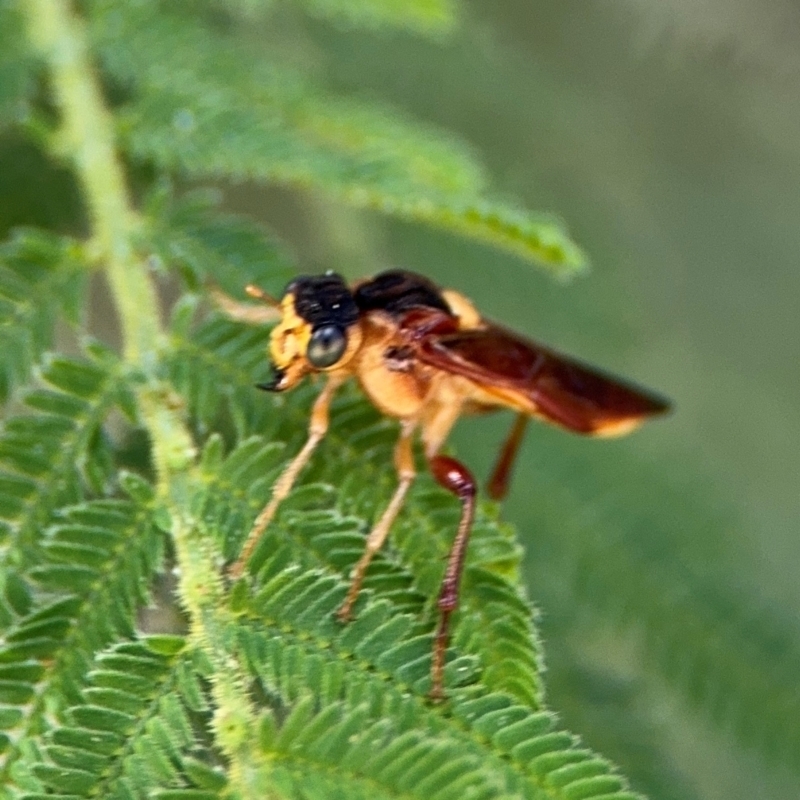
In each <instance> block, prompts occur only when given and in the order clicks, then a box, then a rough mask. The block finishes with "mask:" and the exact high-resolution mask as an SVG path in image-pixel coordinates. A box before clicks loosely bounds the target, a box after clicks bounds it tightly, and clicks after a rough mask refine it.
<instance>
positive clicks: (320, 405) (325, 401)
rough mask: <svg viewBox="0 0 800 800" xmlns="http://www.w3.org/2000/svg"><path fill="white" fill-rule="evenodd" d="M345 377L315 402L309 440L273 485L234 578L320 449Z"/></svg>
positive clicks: (234, 569) (333, 381)
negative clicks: (318, 446) (335, 396)
mask: <svg viewBox="0 0 800 800" xmlns="http://www.w3.org/2000/svg"><path fill="white" fill-rule="evenodd" d="M342 380H343V379H341V378H336V379H334V378H333V377H331V378H329V379H328V382H327V383H326V384H325V388H323V390H322V391H321V392H320V393H319V396H318V397H317V399H316V400H315V401H314V407H313V409H312V411H311V423H310V425H309V426H308V439H307V440H306V443H305V445H304V446H303V449H302V450H301V451H300V452H299V453H298V454H297V455H296V456H295V457H294V458H293V459H292V461H290V462H289V464H288V465H287V467H286V468H285V469H284V470H283V472H282V473H281V475H280V477H279V478H278V480H277V481H276V482H275V485H274V486H273V487H272V497H271V498H270V501H269V503H267V505H266V506H264V509H263V510H262V512H261V513H260V514H259V515H258V517H256V521H255V522H254V523H253V527H252V529H251V530H250V533H249V534H248V535H247V539H246V540H245V543H244V546H243V547H242V551H241V553H240V554H239V558H238V559H236V561H235V562H234V563H233V565H232V566H231V568H230V576H231V578H233V579H234V580H235V579H236V578H239V577H241V575H242V573H243V572H244V568H245V566H246V564H247V562H248V561H249V559H250V556H251V555H252V554H253V550H255V547H256V545H257V544H258V542H259V540H260V539H261V535H262V534H263V533H264V531H265V530H266V528H267V526H268V525H269V523H270V522H271V521H272V518H273V517H274V516H275V512H276V511H277V510H278V506H279V505H280V504H281V501H282V500H284V499H285V498H286V496H287V495H288V494H289V492H290V491H291V490H292V486H293V485H294V482H295V481H296V480H297V476H298V475H299V474H300V472H301V470H302V469H303V467H304V466H305V465H306V464H307V463H308V460H309V459H310V458H311V454H312V453H313V452H314V450H315V449H316V448H317V445H318V444H319V443H320V442H321V441H322V439H323V438H324V436H325V433H326V432H327V430H328V408H329V407H330V404H331V398H332V397H333V394H334V392H335V391H336V390H337V389H338V388H339V386H340V385H341V383H342Z"/></svg>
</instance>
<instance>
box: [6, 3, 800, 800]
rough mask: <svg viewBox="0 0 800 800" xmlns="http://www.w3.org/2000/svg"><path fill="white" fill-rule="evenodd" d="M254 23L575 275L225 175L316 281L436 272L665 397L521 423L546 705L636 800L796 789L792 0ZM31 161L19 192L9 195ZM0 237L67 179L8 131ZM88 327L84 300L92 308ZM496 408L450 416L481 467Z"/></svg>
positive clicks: (494, 436) (799, 702)
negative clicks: (526, 210) (400, 117)
mask: <svg viewBox="0 0 800 800" xmlns="http://www.w3.org/2000/svg"><path fill="white" fill-rule="evenodd" d="M252 36H253V37H259V38H260V39H263V41H264V45H265V46H269V47H273V48H275V49H277V50H279V51H281V55H282V56H283V57H286V58H288V59H289V60H290V61H294V62H295V63H298V64H300V65H302V66H303V67H304V68H310V69H311V71H312V72H314V73H316V75H317V77H318V78H319V79H320V80H321V81H322V82H324V83H325V84H327V86H328V87H329V88H331V89H332V90H334V91H336V92H341V93H343V94H344V93H347V94H354V95H356V96H358V97H361V98H365V99H381V100H384V101H389V102H390V103H393V104H395V105H396V106H398V107H401V108H403V109H405V110H406V111H407V112H409V113H410V114H412V115H414V116H416V117H417V118H418V119H420V120H423V121H427V122H430V123H433V124H436V125H439V126H441V127H443V128H445V129H449V130H451V131H453V132H454V133H456V134H457V135H459V136H461V137H462V138H463V139H465V140H466V141H467V142H469V143H471V144H472V145H473V146H474V147H475V149H476V151H477V152H479V153H480V154H481V156H482V158H483V159H484V160H485V162H486V163H487V165H488V167H489V169H490V171H491V173H492V174H493V175H494V177H495V186H496V187H497V188H499V189H500V191H501V192H504V193H507V194H509V195H511V196H516V197H519V198H521V199H522V200H524V201H525V203H526V205H527V206H529V207H531V208H534V209H542V210H549V211H553V212H555V213H557V214H558V215H560V216H561V217H563V218H564V219H565V220H566V221H567V222H568V224H569V226H570V228H571V230H572V232H573V234H574V236H575V238H576V240H577V241H578V242H579V243H580V244H581V245H582V246H583V247H584V248H585V249H586V251H587V252H588V253H589V256H590V258H591V260H592V264H593V270H592V272H591V273H590V274H588V275H587V276H583V277H579V278H577V279H575V280H573V281H572V282H570V283H565V284H559V283H557V282H555V281H553V279H551V278H550V277H549V276H548V275H545V274H543V273H539V272H537V271H535V270H534V269H532V268H531V267H530V266H529V265H527V264H524V263H522V262H521V261H517V260H515V259H514V258H512V257H510V256H504V255H502V254H499V253H498V252H496V251H494V250H490V249H488V248H484V247H482V246H479V245H475V244H471V243H469V242H466V241H464V240H461V239H458V238H456V237H451V236H448V235H446V234H440V233H434V232H431V231H430V230H428V229H423V228H422V227H420V226H415V225H410V224H403V223H400V222H393V221H391V220H387V219H386V218H384V217H379V216H377V215H371V214H367V213H361V212H353V211H350V210H343V209H341V208H340V207H337V206H334V205H331V204H328V203H327V202H325V201H323V200H318V199H313V200H309V199H308V198H303V197H299V196H297V195H295V194H291V193H289V192H284V191H277V190H274V191H273V190H270V191H265V190H263V189H260V188H257V187H254V186H249V185H240V186H226V187H223V188H224V190H225V193H226V198H227V202H228V205H229V206H230V207H231V208H235V209H237V210H240V211H244V212H246V213H247V214H249V215H251V216H254V217H256V218H258V219H261V220H263V221H264V222H265V223H266V224H267V225H269V226H270V227H272V228H273V229H276V230H277V231H278V232H279V233H280V234H281V235H282V236H283V238H284V239H285V240H286V241H287V242H288V243H289V245H290V247H291V248H292V249H293V250H294V251H295V253H296V254H297V255H298V258H299V261H300V263H301V264H302V266H303V268H304V269H307V270H313V269H315V268H317V267H321V266H324V267H328V266H335V267H336V268H337V269H339V270H340V271H342V272H344V273H345V274H346V275H348V277H357V276H360V275H363V274H368V273H370V272H374V271H377V270H378V269H381V268H385V267H388V266H404V267H407V268H410V269H414V270H418V271H420V272H424V273H426V274H428V275H430V276H431V277H432V278H434V279H435V280H437V281H439V282H441V283H443V284H446V285H449V286H453V287H455V288H458V289H459V290H461V291H463V292H464V293H465V294H467V295H468V296H470V297H472V298H473V299H474V300H475V301H476V303H477V304H478V305H479V307H480V308H481V309H482V310H483V311H484V312H485V313H486V315H487V316H489V317H491V318H494V319H497V320H502V321H503V322H504V323H505V324H507V325H509V326H511V327H513V328H516V329H518V330H520V331H522V332H525V333H527V334H529V335H530V336H533V337H536V338H538V339H540V340H542V341H545V342H547V343H549V344H551V345H553V346H556V347H558V348H560V349H563V350H565V351H567V352H570V353H573V354H575V355H578V356H579V357H581V358H582V359H585V360H587V361H589V362H592V363H596V364H598V365H600V366H602V367H604V368H606V369H608V370H611V371H613V372H617V373H619V374H622V375H625V376H628V377H630V378H633V379H635V380H638V381H640V382H642V383H643V384H645V385H648V386H651V387H653V388H656V389H658V390H660V391H662V392H663V393H665V394H667V395H668V396H670V397H671V398H673V400H674V402H675V413H674V414H673V415H672V416H671V417H670V418H668V419H666V420H664V421H660V422H658V423H654V424H652V425H649V426H646V427H645V428H644V429H643V430H642V431H641V432H638V433H637V434H636V435H635V436H633V437H631V438H628V439H622V440H619V441H609V442H596V441H587V440H583V439H580V438H579V437H571V436H568V435H566V434H564V433H561V432H560V431H553V430H549V429H545V428H543V427H540V426H537V427H536V428H535V429H534V430H532V431H531V433H530V435H529V437H528V441H527V443H526V447H525V448H524V452H523V454H522V458H521V462H520V464H519V467H518V470H517V473H516V478H515V482H514V486H513V489H512V493H511V496H510V498H509V500H508V502H507V503H506V506H505V510H504V515H505V517H506V518H507V519H509V520H510V521H512V522H514V523H515V524H516V525H517V527H518V529H519V531H520V536H521V537H522V539H523V541H524V543H525V546H526V552H527V574H528V578H529V587H530V594H531V597H532V598H533V600H534V601H535V602H536V604H537V606H538V607H539V609H540V611H541V614H542V617H541V629H542V632H543V635H544V637H545V640H546V653H547V662H548V668H549V673H548V679H549V682H548V687H549V702H550V704H551V706H552V707H553V708H554V709H555V710H557V711H559V712H560V713H561V714H562V716H563V719H564V722H565V724H566V726H567V727H569V728H570V729H571V730H574V731H576V732H578V733H580V734H581V735H582V736H583V737H584V738H585V739H586V741H587V742H588V744H589V745H590V746H592V747H595V748H597V749H598V750H600V751H601V752H603V753H604V754H606V755H608V756H610V757H611V758H613V759H615V760H616V761H617V762H618V763H619V764H620V766H621V768H622V769H623V771H624V772H625V773H626V774H627V775H628V776H629V777H630V778H631V779H632V781H633V783H634V786H635V787H636V788H637V789H639V790H641V791H645V792H648V793H650V794H651V796H652V797H653V798H675V799H676V800H677V798H685V799H686V800H690V799H692V798H697V800H701V799H702V800H717V799H719V800H722V798H726V799H728V800H738V799H739V798H741V799H742V800H744V799H745V798H748V799H749V798H762V797H763V798H775V799H776V800H782V799H783V798H786V800H790V798H795V797H798V796H800V780H799V779H798V775H799V774H800V617H799V616H798V609H800V581H799V580H798V566H799V565H800V537H798V524H797V523H798V520H799V519H800V491H798V490H799V489H800V482H799V481H798V477H800V413H798V410H799V406H798V402H797V394H798V391H800V369H798V362H799V361H800V324H798V320H797V313H798V298H800V277H798V270H797V260H798V253H800V224H798V223H800V192H798V190H797V186H798V178H800V93H798V91H797V87H798V85H800V11H798V9H797V7H796V6H795V5H793V4H791V3H789V2H783V1H782V0H769V2H765V1H764V0H762V2H759V3H756V2H755V1H754V0H727V2H713V1H712V0H695V2H692V3H689V2H685V0H684V2H679V0H667V1H666V2H660V3H655V2H652V0H651V2H644V1H643V0H635V1H634V0H630V1H629V2H622V3H617V4H614V5H611V4H605V3H603V4H601V3H586V2H581V3H569V4H565V3H561V2H556V0H537V2H525V1H524V0H494V2H488V1H487V0H484V1H483V2H477V1H476V0H474V1H473V2H469V3H466V4H465V5H464V23H463V25H462V27H461V28H460V29H459V30H457V31H456V33H455V34H454V35H453V36H452V37H450V38H447V39H444V40H442V41H441V42H436V41H430V40H425V39H421V38H415V37H413V36H410V35H404V34H401V33H397V32H385V31H378V32H375V33H374V34H369V35H367V34H365V33H364V32H363V31H358V32H356V31H349V30H347V29H346V28H337V27H335V26H332V25H330V24H323V23H319V22H314V21H312V20H309V19H308V18H305V17H302V16H300V15H298V14H296V13H295V12H293V11H292V10H291V9H279V10H278V11H277V12H276V15H275V16H274V17H273V18H271V19H270V22H269V26H266V25H265V26H258V25H254V26H253V30H252ZM14 174H25V175H26V176H29V179H28V180H26V181H25V185H26V186H27V190H28V196H27V197H23V198H20V197H19V196H18V195H17V196H15V198H14V200H13V203H12V200H11V198H10V197H9V196H7V195H5V194H4V193H3V190H2V185H3V184H4V183H5V185H6V186H11V185H12V184H14V185H15V186H18V183H19V182H18V181H17V180H15V179H14V177H13V176H14ZM0 175H5V176H6V178H8V180H7V181H0V227H2V229H3V231H5V229H7V228H8V227H9V226H10V225H13V224H19V223H31V222H46V223H48V224H50V225H55V226H56V227H69V226H70V225H72V224H74V219H75V216H74V215H75V208H76V204H77V202H78V201H77V196H76V194H75V189H74V186H73V185H72V184H71V183H70V180H69V178H68V177H67V173H66V172H60V171H58V170H55V169H54V168H53V167H51V166H49V165H47V164H46V162H45V160H44V157H43V156H41V155H40V154H39V153H38V152H37V151H35V150H34V149H32V148H30V147H29V146H27V145H26V146H24V147H21V146H20V145H19V144H18V142H17V141H16V140H15V139H13V137H7V138H6V139H4V140H3V142H2V147H0ZM99 316H102V313H101V314H99ZM508 424H510V418H504V417H502V416H498V417H496V418H481V419H477V420H466V421H464V422H463V423H462V424H461V425H460V427H459V429H458V431H457V433H456V435H455V437H454V445H455V447H456V449H457V450H458V452H459V453H460V454H461V455H462V456H463V457H464V460H465V461H467V463H469V464H470V465H471V466H473V467H474V468H475V470H476V471H477V472H478V474H480V475H486V474H487V473H488V471H489V468H490V465H491V462H492V460H493V458H494V455H495V452H496V448H497V446H498V444H499V442H500V441H501V439H502V437H503V436H504V433H505V429H506V427H507V425H508Z"/></svg>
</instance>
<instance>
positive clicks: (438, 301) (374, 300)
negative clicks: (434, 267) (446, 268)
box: [353, 269, 453, 315]
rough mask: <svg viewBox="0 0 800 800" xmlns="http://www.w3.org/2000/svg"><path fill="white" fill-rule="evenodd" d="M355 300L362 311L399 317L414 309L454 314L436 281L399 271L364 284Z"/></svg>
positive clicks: (385, 274) (358, 290)
mask: <svg viewBox="0 0 800 800" xmlns="http://www.w3.org/2000/svg"><path fill="white" fill-rule="evenodd" d="M353 297H354V299H355V302H356V305H357V306H358V308H359V310H360V311H362V312H363V311H375V310H381V311H388V312H389V313H390V314H392V315H399V314H402V313H403V312H404V311H408V310H409V309H411V308H420V307H423V308H435V309H438V310H440V311H444V312H445V313H447V314H452V313H453V312H452V311H451V309H450V307H449V306H448V305H447V303H446V302H445V299H444V298H443V297H442V294H441V292H440V291H439V289H438V287H437V286H436V284H435V283H433V281H429V280H428V279H427V278H426V277H424V276H422V275H417V274H416V273H414V272H406V271H404V270H399V269H398V270H390V271H388V272H381V273H380V274H379V275H376V276H375V277H374V278H372V279H371V280H369V281H367V282H365V283H362V284H361V286H359V287H358V288H357V289H356V290H355V292H354V293H353Z"/></svg>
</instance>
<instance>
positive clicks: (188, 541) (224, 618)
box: [21, 0, 268, 797]
mask: <svg viewBox="0 0 800 800" xmlns="http://www.w3.org/2000/svg"><path fill="white" fill-rule="evenodd" d="M21 5H22V8H23V11H24V12H25V14H26V17H27V24H28V31H29V37H30V40H31V42H32V43H33V44H34V46H35V47H36V48H37V49H38V50H39V53H40V55H41V56H42V58H43V59H44V61H45V62H46V64H47V66H48V68H49V72H50V79H51V84H52V87H53V93H54V100H55V103H56V105H57V107H58V109H59V111H60V113H61V129H60V131H59V136H58V140H57V144H58V146H59V150H60V152H61V153H62V154H63V155H65V156H66V157H68V158H69V159H70V160H71V161H72V163H73V165H74V167H75V171H76V173H77V175H78V178H79V180H80V182H81V185H82V187H83V191H84V195H85V197H86V198H87V201H88V206H89V213H90V221H91V230H92V236H93V242H94V245H95V247H96V249H97V252H98V255H99V257H100V260H101V262H102V263H104V265H105V269H106V275H107V276H108V281H109V284H110V287H111V293H112V297H113V299H114V303H115V305H116V308H117V312H118V314H119V318H120V323H121V331H122V340H123V348H122V349H123V355H124V358H125V361H126V362H127V363H128V364H130V365H131V366H132V367H134V368H136V369H137V370H138V371H139V372H140V373H142V374H143V375H144V378H145V380H144V381H143V382H142V383H141V384H140V385H139V388H138V391H137V399H138V406H139V411H140V414H141V417H142V420H143V421H144V424H145V426H146V427H147V430H148V433H149V435H150V440H151V443H152V452H153V461H154V463H155V466H156V472H157V475H158V488H159V494H160V496H161V498H162V501H163V502H164V504H165V506H166V508H167V510H168V512H169V514H170V517H171V519H172V533H173V538H174V542H175V552H176V557H177V561H178V568H179V571H180V575H181V580H180V587H179V594H180V599H181V601H182V603H183V605H184V607H185V608H186V609H187V611H188V612H189V615H190V617H191V638H192V640H193V643H194V644H196V645H197V646H199V647H201V648H202V649H203V651H204V652H205V653H206V655H207V656H208V658H209V660H210V661H211V664H212V667H213V670H214V674H213V677H212V687H213V689H212V691H213V695H214V700H215V706H216V711H215V716H214V723H213V724H214V729H215V733H216V736H217V743H218V744H219V746H220V747H221V749H222V750H223V752H224V753H225V754H226V756H227V757H228V758H229V761H230V775H229V778H230V788H231V789H232V790H233V792H234V793H236V794H239V795H241V796H242V797H250V796H258V795H261V796H263V795H264V794H265V787H264V785H263V783H264V781H263V778H264V776H265V772H266V770H267V769H268V765H267V764H266V761H265V759H264V757H263V756H262V754H261V753H260V750H259V749H258V745H257V735H256V728H257V716H256V712H255V709H254V708H253V707H252V704H251V703H250V700H249V698H248V696H247V692H246V688H245V680H244V671H243V670H242V668H241V665H240V663H239V661H238V657H237V655H236V653H235V651H236V644H235V642H233V641H231V640H230V638H231V637H230V635H229V631H230V630H232V628H233V625H232V623H233V621H234V620H233V615H232V613H231V612H230V610H229V608H228V604H227V599H226V597H225V590H224V586H223V583H222V579H221V577H220V568H221V564H222V560H221V558H220V557H219V554H218V553H217V552H216V548H215V546H214V544H213V541H212V540H211V539H210V537H208V536H204V535H203V533H202V527H201V526H200V525H199V524H198V521H197V520H196V519H194V518H193V516H192V514H191V512H190V510H189V509H190V507H191V502H192V497H193V496H194V495H195V494H196V492H197V483H196V480H195V479H194V477H193V473H194V467H195V455H196V453H195V447H194V444H193V442H192V439H191V436H190V434H189V431H188V430H187V428H186V426H185V425H184V423H183V421H182V419H181V416H180V413H179V403H176V402H175V398H174V396H173V395H172V393H171V391H170V389H169V387H168V386H165V385H164V384H162V383H160V382H159V381H158V380H157V377H156V366H157V363H158V354H159V349H160V348H161V347H162V345H163V343H164V339H165V337H164V334H163V331H162V327H161V321H160V318H159V311H158V295H157V292H156V288H155V286H154V285H153V282H152V280H151V278H150V276H149V275H148V274H147V271H146V268H145V265H144V263H143V261H142V259H141V258H139V257H138V256H137V254H136V252H135V249H134V247H133V244H132V233H133V232H134V231H135V228H136V225H137V215H136V212H135V210H134V208H133V206H132V204H131V201H130V197H129V193H128V189H127V186H126V182H125V175H124V172H123V169H122V165H121V163H120V161H119V158H118V156H117V153H116V147H115V140H114V129H113V119H112V116H111V114H110V113H109V112H108V110H107V108H106V106H105V103H104V100H103V97H102V92H101V90H100V85H99V83H98V81H97V78H96V76H95V74H94V71H93V69H92V66H91V63H90V59H89V53H88V47H87V39H86V34H85V25H84V23H83V22H82V20H81V19H80V18H78V17H77V16H76V15H75V14H73V13H72V11H71V8H70V4H69V3H68V2H67V0H24V2H23V3H22V4H21Z"/></svg>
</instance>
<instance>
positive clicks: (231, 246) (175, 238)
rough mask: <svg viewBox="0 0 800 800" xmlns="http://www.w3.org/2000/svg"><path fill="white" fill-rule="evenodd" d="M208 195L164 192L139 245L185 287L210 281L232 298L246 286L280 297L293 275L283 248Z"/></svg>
mask: <svg viewBox="0 0 800 800" xmlns="http://www.w3.org/2000/svg"><path fill="white" fill-rule="evenodd" d="M217 200H218V198H217V197H215V196H214V194H213V193H210V192H192V193H190V194H188V195H186V196H185V197H182V198H180V199H179V200H175V199H174V198H173V197H172V195H171V193H170V192H169V191H166V190H162V191H159V192H156V193H154V195H153V197H152V199H151V201H150V203H149V204H148V209H147V210H148V216H147V219H148V223H147V229H146V232H145V233H144V235H143V245H144V246H146V247H147V249H148V250H149V251H150V252H152V253H154V254H155V255H157V256H158V257H159V258H161V259H162V260H163V262H164V263H165V264H167V265H168V266H170V267H177V268H178V269H179V270H180V271H181V273H182V274H183V276H184V280H185V283H186V285H187V287H188V288H190V289H192V290H197V289H198V287H200V286H202V284H204V283H208V282H209V281H212V282H213V283H214V284H215V285H217V286H219V287H220V288H221V289H222V290H223V291H225V292H227V293H228V294H230V295H232V296H237V295H239V294H241V292H242V288H243V287H244V286H246V285H247V284H248V283H255V284H256V285H257V286H260V287H262V288H264V289H266V290H267V291H271V292H273V293H274V294H280V293H281V291H282V290H283V287H284V286H285V285H286V283H288V282H289V280H290V278H291V277H293V275H294V270H293V265H292V263H291V261H290V259H289V257H288V254H286V253H285V252H284V251H283V249H282V248H281V247H280V246H279V245H278V244H277V243H276V242H275V241H274V240H273V239H271V238H269V237H268V236H267V235H266V234H265V232H264V231H263V230H261V229H260V228H258V227H257V226H256V225H254V224H253V223H251V222H249V221H248V220H246V219H244V218H242V217H237V216H234V215H232V214H223V213H222V212H221V211H220V209H219V208H218V207H217V206H218V202H217Z"/></svg>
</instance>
